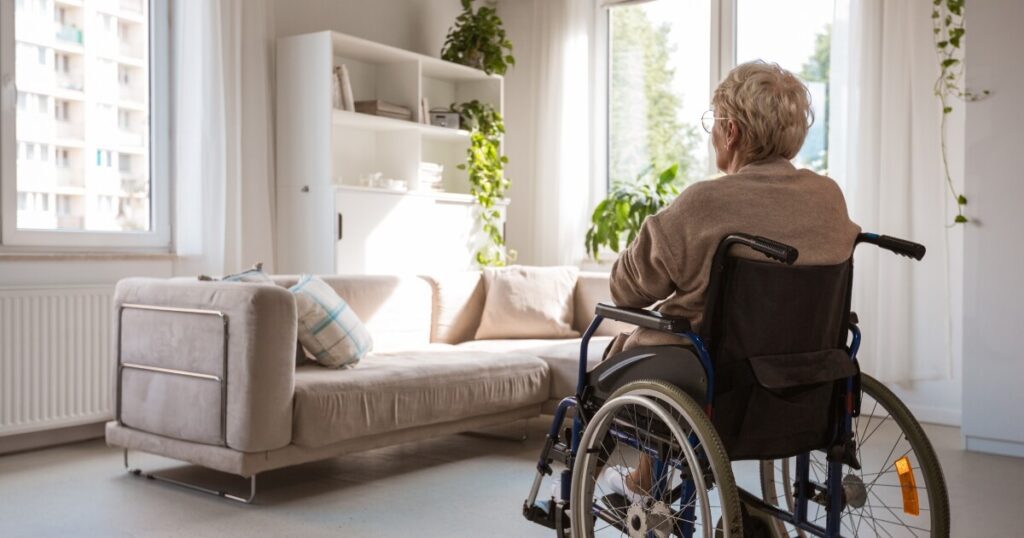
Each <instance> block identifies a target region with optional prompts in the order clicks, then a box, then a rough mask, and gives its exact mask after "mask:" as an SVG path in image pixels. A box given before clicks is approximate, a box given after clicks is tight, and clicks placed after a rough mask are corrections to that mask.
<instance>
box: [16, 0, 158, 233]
mask: <svg viewBox="0 0 1024 538" xmlns="http://www.w3.org/2000/svg"><path fill="white" fill-rule="evenodd" d="M148 4H149V2H148V1H147V0H24V1H18V2H16V3H15V13H16V15H15V41H16V54H15V82H16V85H17V88H18V96H17V116H16V125H15V133H16V137H17V141H18V152H17V156H18V160H17V191H18V216H17V226H18V228H19V229H36V230H40V229H42V230H87V231H148V230H149V229H150V227H151V223H150V190H151V189H150V159H149V156H150V140H149V117H150V114H149V15H148V11H149V5H148Z"/></svg>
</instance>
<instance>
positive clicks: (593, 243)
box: [584, 163, 679, 262]
mask: <svg viewBox="0 0 1024 538" xmlns="http://www.w3.org/2000/svg"><path fill="white" fill-rule="evenodd" d="M653 172H654V166H653V165H652V166H648V167H647V168H646V169H645V170H644V171H643V172H641V173H640V174H639V175H638V176H637V178H636V180H635V181H631V182H623V181H619V182H616V183H614V184H612V189H611V191H610V192H609V193H608V196H607V197H606V198H605V199H604V200H601V202H600V203H598V204H597V207H595V208H594V214H593V216H591V217H590V222H591V224H590V229H588V230H587V236H586V239H585V240H584V241H585V245H586V249H587V254H589V255H590V257H591V258H593V259H594V261H596V262H600V261H601V258H600V252H601V249H602V247H606V248H608V249H609V250H611V251H612V252H615V253H616V254H617V253H618V252H619V251H620V250H621V249H622V248H623V247H625V246H627V245H629V244H630V243H632V242H633V240H634V239H636V236H637V234H638V233H640V226H642V225H643V223H644V219H646V218H647V217H649V216H651V215H653V214H655V213H657V212H658V211H660V210H661V208H663V207H665V206H667V205H668V204H670V203H672V200H675V198H676V196H679V187H678V185H677V183H676V177H677V176H678V175H679V164H678V163H676V164H673V165H672V166H669V167H668V168H666V169H664V170H662V171H661V173H659V174H654V173H653ZM623 236H625V241H623Z"/></svg>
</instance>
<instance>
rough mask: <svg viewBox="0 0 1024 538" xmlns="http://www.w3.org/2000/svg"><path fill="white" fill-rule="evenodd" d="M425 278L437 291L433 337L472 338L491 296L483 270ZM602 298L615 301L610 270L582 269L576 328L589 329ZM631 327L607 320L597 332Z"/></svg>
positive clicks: (616, 331)
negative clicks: (481, 271) (610, 283)
mask: <svg viewBox="0 0 1024 538" xmlns="http://www.w3.org/2000/svg"><path fill="white" fill-rule="evenodd" d="M423 279H424V281H426V282H427V283H429V284H430V286H431V288H432V291H433V308H432V318H433V323H432V325H431V333H430V338H431V341H432V342H440V343H445V344H458V343H460V342H465V341H467V340H472V339H473V336H474V335H475V334H476V329H477V327H478V326H479V325H480V317H481V316H482V315H483V311H484V304H485V302H486V297H487V294H486V291H485V290H484V282H483V278H482V277H481V273H480V272H479V271H467V272H461V273H448V274H443V275H430V276H424V277H423ZM599 302H606V303H610V302H611V291H610V289H609V287H608V274H607V273H598V272H581V273H579V277H578V279H577V280H576V289H575V292H574V296H573V323H572V325H573V329H575V330H577V331H579V332H580V333H581V334H582V333H583V331H585V330H587V326H588V325H590V320H592V319H593V318H594V308H595V307H596V306H597V303H599ZM631 329H632V327H630V326H628V325H625V324H623V323H618V322H613V321H605V322H604V323H602V324H601V327H600V328H599V329H598V331H597V334H598V335H599V336H614V335H617V334H619V333H620V332H624V331H629V330H631Z"/></svg>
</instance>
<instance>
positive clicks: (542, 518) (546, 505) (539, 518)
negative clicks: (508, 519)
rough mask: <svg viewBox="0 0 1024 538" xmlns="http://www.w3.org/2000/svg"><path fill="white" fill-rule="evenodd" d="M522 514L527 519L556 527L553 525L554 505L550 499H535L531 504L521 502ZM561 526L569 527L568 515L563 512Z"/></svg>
mask: <svg viewBox="0 0 1024 538" xmlns="http://www.w3.org/2000/svg"><path fill="white" fill-rule="evenodd" d="M523 516H524V517H526V519H528V520H529V521H532V522H534V523H537V524H540V525H543V526H545V527H547V528H549V529H557V527H556V526H555V506H554V503H553V502H552V501H551V500H547V501H537V502H536V503H535V504H534V505H533V506H526V505H525V504H523ZM562 528H563V529H568V528H569V516H568V515H567V514H566V513H565V512H562Z"/></svg>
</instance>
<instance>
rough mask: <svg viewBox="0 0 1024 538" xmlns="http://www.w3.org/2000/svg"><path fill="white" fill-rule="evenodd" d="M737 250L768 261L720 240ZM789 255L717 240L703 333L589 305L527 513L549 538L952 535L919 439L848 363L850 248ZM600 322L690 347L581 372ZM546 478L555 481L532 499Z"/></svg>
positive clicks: (914, 254) (773, 246) (649, 350)
mask: <svg viewBox="0 0 1024 538" xmlns="http://www.w3.org/2000/svg"><path fill="white" fill-rule="evenodd" d="M860 243H869V244H873V245H876V246H878V247H881V248H884V249H887V250H890V251H892V252H894V253H896V254H900V255H903V256H907V257H910V258H914V259H917V260H920V259H922V258H923V257H924V254H925V248H924V247H923V246H922V245H919V244H916V243H912V242H909V241H905V240H902V239H897V238H893V237H889V236H883V235H876V234H868V233H863V234H860V235H859V236H858V238H857V244H860ZM734 247H735V248H734ZM743 248H747V249H753V251H755V252H758V253H760V254H763V255H764V256H765V257H767V258H768V260H763V259H752V258H750V257H740V256H736V255H735V254H736V253H735V252H733V250H737V249H743ZM797 256H798V252H797V250H796V249H795V248H793V247H791V246H788V245H785V244H782V243H779V242H776V241H772V240H770V239H766V238H762V237H756V236H752V235H747V234H741V233H734V234H730V235H728V236H726V237H724V238H723V239H722V241H721V242H720V243H719V245H718V248H717V250H716V253H715V256H714V258H713V261H712V268H711V275H710V280H709V288H708V299H707V303H706V307H705V311H704V318H703V319H704V321H703V327H702V328H701V330H700V333H699V334H698V333H695V332H694V331H693V330H692V329H691V327H690V325H689V322H688V321H687V320H685V319H683V318H679V317H672V316H669V315H665V314H661V313H658V312H655V311H650V310H644V309H634V308H622V307H615V306H611V305H606V304H599V305H598V306H597V308H596V316H595V318H594V320H593V321H592V322H591V324H590V326H589V328H588V329H587V331H586V332H585V333H584V335H583V339H582V345H581V350H580V362H579V374H578V383H577V390H576V394H575V395H573V396H570V397H567V398H565V399H563V400H562V401H561V402H560V404H559V405H558V407H557V409H556V411H555V413H554V419H553V421H552V424H551V428H550V430H549V431H548V433H547V437H546V442H545V444H544V447H543V449H542V451H541V454H540V458H539V460H538V462H537V472H536V476H535V478H534V480H533V483H532V486H531V488H530V491H529V494H528V496H527V499H526V501H525V502H524V504H523V515H524V516H525V517H526V518H527V519H528V520H530V521H532V522H535V523H539V524H541V525H544V526H546V527H548V528H551V529H553V530H555V531H556V535H557V536H558V537H559V538H564V537H567V536H571V537H573V538H583V537H587V538H590V537H600V536H630V537H645V538H647V537H652V538H653V537H658V538H660V537H669V536H679V537H685V538H691V537H693V536H701V537H712V536H715V537H718V536H722V537H728V538H733V537H742V536H746V537H747V538H751V537H757V538H759V537H771V538H776V537H781V536H787V537H788V536H797V537H800V538H804V537H806V536H819V537H828V538H833V537H839V536H885V537H896V536H917V537H922V536H932V537H947V536H949V526H950V524H949V500H948V496H947V493H946V486H945V481H944V478H943V475H942V469H941V468H940V466H939V462H938V459H937V458H936V456H935V452H934V450H933V449H932V447H931V444H930V442H929V441H928V438H927V437H926V436H925V434H924V432H923V430H922V429H921V426H920V425H919V424H918V422H917V421H916V420H915V419H914V417H913V416H912V415H911V413H910V412H909V411H908V410H907V408H906V406H905V405H903V403H901V402H900V400H899V399H898V398H897V397H896V396H895V395H894V394H893V393H892V392H890V391H889V390H887V389H886V388H885V387H884V386H883V385H882V384H881V383H879V382H878V381H876V380H875V379H873V378H872V377H870V376H868V375H867V374H864V373H862V372H860V370H859V367H858V364H857V350H858V347H859V346H860V341H861V334H860V331H859V329H858V328H857V316H856V314H854V313H852V312H851V311H850V295H851V286H852V282H853V262H852V257H851V259H850V260H847V261H846V262H844V263H841V264H837V265H831V266H795V265H793V263H794V262H795V261H796V259H797ZM755 257H757V256H755ZM605 319H612V320H618V321H622V322H626V323H629V324H632V325H635V326H638V327H644V328H647V329H653V330H657V331H663V332H667V333H672V334H675V335H678V336H680V337H681V338H684V339H685V340H686V341H688V342H689V346H683V345H679V346H647V347H637V348H633V349H630V350H628V351H624V352H621V353H618V354H615V355H613V356H610V357H607V358H606V359H605V360H604V361H602V362H601V363H600V364H599V365H598V366H596V367H595V368H594V369H593V370H591V371H589V372H588V371H587V346H588V343H589V340H590V338H591V336H593V334H594V332H595V331H596V330H597V328H598V326H600V324H601V322H602V321H603V320H605ZM570 414H572V419H571V427H566V426H565V421H566V418H567V417H568V416H569V415H570ZM563 428H564V429H563ZM744 460H749V463H747V464H748V465H756V466H757V468H758V470H759V472H758V473H756V474H757V476H759V479H760V480H759V482H760V483H759V484H754V485H747V484H745V486H748V487H747V489H742V488H739V487H738V486H737V484H736V480H735V477H734V473H733V469H732V466H733V464H734V463H735V462H742V461H744ZM555 466H558V467H559V468H560V470H556V469H555ZM547 476H552V482H554V484H553V485H552V487H551V489H552V491H551V494H550V496H546V498H541V487H542V485H544V482H545V480H546V477H547ZM555 477H558V479H557V480H554V479H555ZM748 489H749V490H752V491H748Z"/></svg>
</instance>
